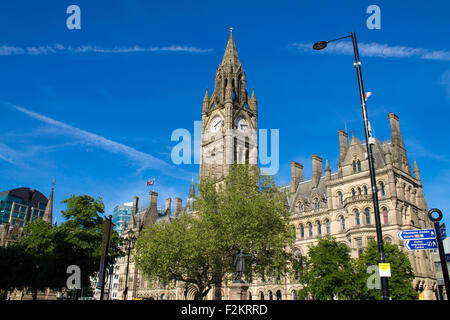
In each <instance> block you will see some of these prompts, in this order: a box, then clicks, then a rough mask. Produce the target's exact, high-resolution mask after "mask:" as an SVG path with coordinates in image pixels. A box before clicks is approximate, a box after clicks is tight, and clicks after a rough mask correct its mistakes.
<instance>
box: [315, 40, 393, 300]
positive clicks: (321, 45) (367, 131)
mask: <svg viewBox="0 0 450 320" xmlns="http://www.w3.org/2000/svg"><path fill="white" fill-rule="evenodd" d="M345 38H352V44H353V55H354V58H355V63H354V66H355V68H356V75H357V78H358V88H359V99H360V101H361V109H362V116H363V122H364V136H365V138H366V147H367V158H368V161H369V172H370V183H371V185H372V200H373V208H374V213H375V226H376V232H377V242H378V257H379V261H380V263H385V260H386V258H385V255H384V246H383V234H382V232H381V220H380V209H379V205H378V192H377V182H376V178H375V167H374V161H373V152H372V145H373V144H374V138H373V137H372V132H371V128H370V124H369V119H368V117H367V108H366V99H365V94H364V87H363V81H362V75H361V61H360V60H359V51H358V43H357V42H356V35H355V33H354V32H352V33H351V34H350V35H349V36H345V37H341V38H338V39H334V40H330V41H319V42H316V43H315V44H314V45H313V49H314V50H322V49H325V48H326V47H327V44H328V43H330V42H333V41H337V40H341V39H345ZM381 290H382V298H383V300H390V297H389V286H388V278H387V277H381Z"/></svg>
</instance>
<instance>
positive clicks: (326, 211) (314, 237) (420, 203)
mask: <svg viewBox="0 0 450 320" xmlns="http://www.w3.org/2000/svg"><path fill="white" fill-rule="evenodd" d="M245 79H246V78H245V72H244V70H243V68H242V65H241V63H240V62H239V59H238V56H237V51H236V47H235V43H234V40H233V36H232V34H230V38H229V40H228V43H227V47H226V49H225V54H224V57H223V60H222V62H221V64H220V65H219V68H218V69H217V72H216V76H215V89H214V92H213V94H212V95H211V97H209V94H208V91H207V92H206V94H205V96H204V99H203V110H202V143H201V164H200V173H199V176H200V177H206V176H214V177H216V178H219V179H221V178H223V177H224V176H225V175H226V174H227V173H228V172H229V165H230V164H232V163H233V162H238V163H243V162H244V161H249V162H250V163H257V148H258V147H257V144H256V143H255V141H256V140H252V137H250V139H249V138H248V135H247V136H245V135H243V136H239V131H241V132H245V128H244V130H240V129H241V124H242V126H243V127H247V129H249V131H251V130H253V132H256V129H257V101H256V97H255V94H254V92H253V93H252V95H251V97H249V95H248V93H247V91H246V80H245ZM388 119H389V124H390V128H391V139H390V141H385V142H381V141H379V140H377V139H375V141H374V144H373V146H372V149H373V153H374V158H375V170H376V178H377V190H376V191H374V190H372V187H371V183H370V175H369V167H368V160H367V158H366V146H365V144H364V143H363V142H361V141H360V140H358V139H357V138H356V137H355V136H354V135H353V133H352V135H351V138H350V140H349V139H348V136H347V133H346V132H344V131H342V130H339V131H338V138H339V163H338V167H337V170H335V172H332V170H331V168H330V165H329V163H328V160H326V163H325V172H323V169H322V167H323V163H322V158H321V157H319V156H318V155H312V157H311V158H312V159H311V160H312V178H311V179H309V180H307V181H304V180H303V165H302V164H299V163H297V162H295V161H292V162H291V172H292V175H291V183H290V185H288V186H284V187H282V188H281V189H282V190H283V191H285V192H286V195H287V199H286V203H287V205H288V206H289V210H290V213H291V221H290V223H291V224H292V226H293V228H295V231H296V241H295V244H294V250H295V252H297V253H298V254H301V255H306V254H307V253H308V248H309V246H311V245H314V244H316V243H317V241H318V237H320V236H324V235H327V234H329V235H331V236H333V237H335V238H336V239H337V240H338V241H340V242H343V243H345V244H346V245H348V246H349V247H350V248H351V255H352V257H358V256H359V254H360V253H361V252H362V250H363V249H364V248H365V247H366V246H367V244H368V242H369V241H370V240H376V229H375V218H374V212H373V202H372V192H378V196H379V204H380V219H381V223H382V231H383V237H384V240H385V241H386V242H390V243H394V244H397V245H399V246H400V248H401V249H402V250H404V251H405V252H407V251H406V249H405V248H404V246H403V243H402V242H401V241H400V240H399V239H398V237H397V233H398V232H399V231H400V230H405V229H414V228H418V229H419V228H431V227H432V225H431V223H430V221H429V220H428V219H427V216H426V214H427V203H426V200H425V198H424V195H423V187H422V182H421V179H420V172H419V169H418V166H417V163H416V162H415V161H414V167H413V174H411V167H410V164H409V161H408V158H407V155H406V148H405V146H404V143H403V138H402V135H401V132H400V125H399V118H398V117H397V116H396V115H395V114H393V113H389V115H388ZM229 129H237V130H235V131H237V134H236V133H234V135H233V133H230V131H229ZM211 159H212V160H213V161H211ZM156 195H157V194H156ZM194 197H195V190H193V184H192V185H191V190H190V192H189V199H188V205H187V206H186V207H185V208H184V209H183V208H182V207H181V199H179V198H178V199H179V200H178V201H179V202H178V203H179V205H178V206H177V205H176V208H175V211H174V212H173V213H172V212H171V210H170V202H169V206H167V201H166V214H165V215H163V216H162V217H159V216H158V214H157V212H156V198H155V193H151V194H150V205H149V208H148V209H147V211H146V212H145V213H144V214H141V215H139V217H135V216H134V214H133V215H132V217H131V220H130V228H129V229H128V230H124V232H123V234H124V236H125V237H127V234H129V230H133V232H132V233H133V234H135V235H138V234H139V232H140V231H141V230H142V228H143V227H145V226H146V225H148V224H151V223H157V222H159V221H164V220H170V219H173V218H176V216H178V215H180V214H188V213H190V212H192V203H193V199H194ZM167 207H168V208H167ZM177 207H178V209H177ZM136 208H137V207H136ZM408 255H409V258H410V261H411V264H412V266H413V269H414V273H415V275H416V278H415V279H414V283H413V286H414V288H415V289H416V290H417V291H418V292H420V293H422V297H423V298H424V299H436V288H437V282H436V279H435V275H434V274H435V271H434V265H433V261H432V257H431V252H429V251H412V252H408ZM126 259H127V258H126V257H125V258H122V259H121V261H119V264H120V270H121V271H120V280H119V299H120V294H121V292H122V291H123V289H124V288H125V286H124V279H125V273H126V265H127V261H126ZM128 287H129V289H128V292H129V294H128V299H135V298H138V299H195V298H196V289H195V287H193V286H189V287H188V288H185V287H184V285H183V284H181V283H176V284H172V285H163V284H159V283H150V282H149V281H147V280H145V279H144V278H143V277H142V274H141V273H140V272H139V270H137V269H136V268H135V266H134V265H133V264H132V263H130V265H129V276H128ZM300 288H301V285H300V284H299V283H298V281H297V279H295V277H292V278H288V277H286V278H282V279H273V278H271V277H268V278H267V279H266V280H265V281H263V280H262V279H254V280H253V281H252V282H251V283H249V288H248V298H249V299H253V300H259V299H261V300H262V299H266V300H267V299H269V300H270V299H282V300H290V299H295V298H296V294H295V291H296V290H299V289H300ZM229 297H230V288H229V287H227V286H226V285H224V286H223V288H216V289H214V290H211V291H210V293H209V294H208V296H207V299H228V298H229Z"/></svg>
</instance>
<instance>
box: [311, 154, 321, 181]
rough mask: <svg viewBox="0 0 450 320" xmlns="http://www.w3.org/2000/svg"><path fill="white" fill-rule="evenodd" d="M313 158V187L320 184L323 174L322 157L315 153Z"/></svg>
mask: <svg viewBox="0 0 450 320" xmlns="http://www.w3.org/2000/svg"><path fill="white" fill-rule="evenodd" d="M311 159H312V183H313V187H317V186H318V185H319V180H320V177H321V176H322V158H321V157H319V156H317V155H315V154H313V155H312V156H311Z"/></svg>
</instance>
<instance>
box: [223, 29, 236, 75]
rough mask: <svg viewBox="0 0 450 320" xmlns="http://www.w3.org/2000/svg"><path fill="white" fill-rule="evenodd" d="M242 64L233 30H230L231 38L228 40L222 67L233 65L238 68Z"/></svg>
mask: <svg viewBox="0 0 450 320" xmlns="http://www.w3.org/2000/svg"><path fill="white" fill-rule="evenodd" d="M240 64H241V63H240V62H239V57H238V54H237V50H236V45H235V43H234V39H233V28H230V37H229V38H228V43H227V47H226V48H225V53H224V55H223V59H222V65H231V66H233V67H235V68H237V67H238V66H239V65H240Z"/></svg>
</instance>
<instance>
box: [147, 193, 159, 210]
mask: <svg viewBox="0 0 450 320" xmlns="http://www.w3.org/2000/svg"><path fill="white" fill-rule="evenodd" d="M157 204H158V192H155V191H150V203H149V204H148V207H149V208H151V207H158V206H157Z"/></svg>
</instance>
